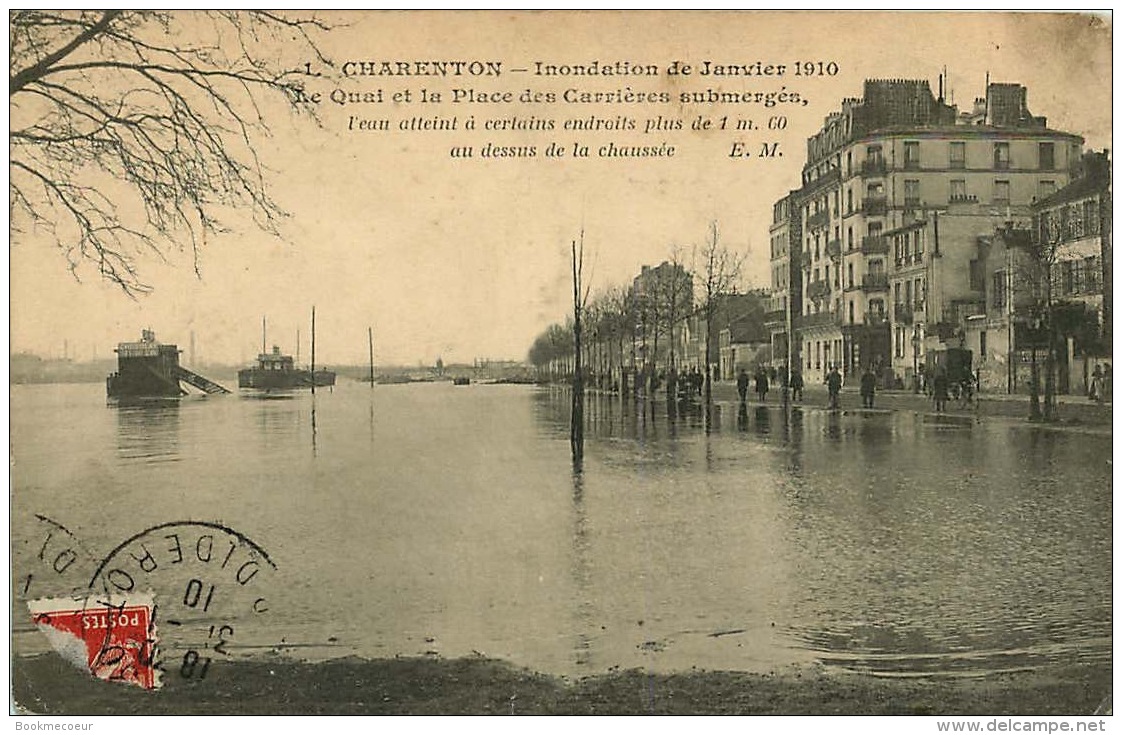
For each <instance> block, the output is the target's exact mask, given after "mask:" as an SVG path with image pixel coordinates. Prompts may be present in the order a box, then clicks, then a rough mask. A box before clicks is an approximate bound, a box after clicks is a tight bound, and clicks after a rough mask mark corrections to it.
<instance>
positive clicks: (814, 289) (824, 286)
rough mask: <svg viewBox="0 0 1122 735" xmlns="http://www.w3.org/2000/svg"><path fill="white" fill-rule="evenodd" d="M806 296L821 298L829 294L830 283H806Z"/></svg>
mask: <svg viewBox="0 0 1122 735" xmlns="http://www.w3.org/2000/svg"><path fill="white" fill-rule="evenodd" d="M806 295H807V298H811V299H822V298H825V297H827V296H829V295H830V283H829V282H828V281H811V282H810V283H808V284H806Z"/></svg>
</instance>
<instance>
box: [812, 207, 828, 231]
mask: <svg viewBox="0 0 1122 735" xmlns="http://www.w3.org/2000/svg"><path fill="white" fill-rule="evenodd" d="M828 224H830V210H828V209H823V210H822V211H820V212H815V213H814V214H812V215H810V216H809V217H807V218H806V226H807V228H808V229H811V230H813V229H817V228H819V227H825V226H826V225H828Z"/></svg>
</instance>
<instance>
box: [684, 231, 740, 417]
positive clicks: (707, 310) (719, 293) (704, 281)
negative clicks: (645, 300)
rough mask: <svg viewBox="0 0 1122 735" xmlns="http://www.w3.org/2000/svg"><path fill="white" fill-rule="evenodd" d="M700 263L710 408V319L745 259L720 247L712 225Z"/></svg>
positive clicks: (736, 279) (737, 280)
mask: <svg viewBox="0 0 1122 735" xmlns="http://www.w3.org/2000/svg"><path fill="white" fill-rule="evenodd" d="M699 261H700V262H699V264H698V266H697V267H696V268H695V271H696V272H697V274H698V277H699V278H700V279H701V294H700V300H701V303H700V305H699V311H700V313H701V316H702V317H703V318H704V320H705V404H706V406H709V405H711V404H712V402H713V371H712V369H711V360H710V355H712V353H713V318H714V317H715V316H716V313H717V309H718V307H719V305H720V302H721V299H722V298H723V297H724V296H726V295H728V294H730V293H735V292H736V289H737V287H738V286H739V284H740V270H741V266H742V265H743V263H744V256H742V255H738V254H736V253H733V252H731V251H730V250H729V249H728V248H726V247H724V246H723V245H721V244H720V241H719V237H718V233H717V223H716V222H714V223H713V224H712V226H711V228H710V237H709V240H708V241H707V242H706V243H705V246H704V247H703V248H702V250H701V253H700V256H699ZM707 415H708V413H707Z"/></svg>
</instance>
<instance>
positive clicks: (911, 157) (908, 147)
mask: <svg viewBox="0 0 1122 735" xmlns="http://www.w3.org/2000/svg"><path fill="white" fill-rule="evenodd" d="M904 168H908V169H916V168H919V143H917V142H915V141H905V142H904Z"/></svg>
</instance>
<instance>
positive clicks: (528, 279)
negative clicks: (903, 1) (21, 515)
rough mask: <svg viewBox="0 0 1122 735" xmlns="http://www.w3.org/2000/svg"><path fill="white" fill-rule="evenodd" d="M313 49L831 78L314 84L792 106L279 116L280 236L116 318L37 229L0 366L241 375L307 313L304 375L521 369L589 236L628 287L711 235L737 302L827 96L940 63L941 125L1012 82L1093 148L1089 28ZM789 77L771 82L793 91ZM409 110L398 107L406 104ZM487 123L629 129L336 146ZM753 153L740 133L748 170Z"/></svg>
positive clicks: (384, 39)
mask: <svg viewBox="0 0 1122 735" xmlns="http://www.w3.org/2000/svg"><path fill="white" fill-rule="evenodd" d="M337 20H341V21H343V22H344V23H345V24H346V25H345V26H342V25H341V26H340V27H337V28H335V29H334V30H332V31H331V32H330V33H329V34H328V35H327V36H326V37H325V39H324V41H323V44H322V45H323V49H324V52H325V54H326V55H327V56H329V57H331V58H332V59H334V60H335V61H336V62H337V63H342V62H343V61H346V60H398V59H403V60H413V59H419V60H430V59H448V60H457V59H465V60H466V59H481V60H501V61H502V62H503V64H504V67H505V68H510V67H531V66H532V65H533V62H535V61H544V62H546V63H558V64H561V63H569V64H575V63H588V62H590V61H592V60H600V61H601V62H610V61H615V60H626V61H629V62H633V63H644V64H646V63H651V64H657V65H659V66H660V67H663V68H665V66H666V65H667V64H669V63H670V62H671V61H674V60H684V61H686V62H687V63H694V64H696V63H698V62H700V61H701V60H704V59H710V60H713V61H717V62H719V63H750V62H754V61H757V60H762V61H771V62H777V63H791V62H793V61H796V60H805V61H819V60H821V61H835V62H836V63H837V64H838V66H839V69H840V71H839V73H838V74H837V75H836V76H834V77H832V78H828V79H816V80H802V79H799V78H795V77H792V76H790V75H788V76H786V77H784V78H782V79H771V80H766V79H763V80H761V79H733V80H728V79H723V80H718V79H714V78H701V77H693V78H691V79H688V80H683V79H669V78H667V77H659V78H657V79H650V78H624V77H616V78H613V79H604V78H600V79H589V78H583V79H582V78H569V79H560V80H557V79H554V80H547V79H543V78H540V77H533V76H531V75H529V74H513V73H510V72H507V73H504V75H503V76H502V77H500V78H499V79H497V80H496V79H478V80H472V79H469V78H467V77H462V78H459V79H456V80H439V79H431V78H430V79H413V80H403V79H386V78H381V79H379V78H376V77H371V78H367V79H362V80H358V81H354V80H352V81H349V82H343V81H338V80H336V79H333V78H326V79H322V80H317V81H315V82H314V83H312V84H311V85H310V87H311V88H315V89H319V90H322V91H323V92H325V93H326V92H330V91H331V89H333V88H335V87H336V86H339V87H342V88H344V89H348V90H376V89H378V88H382V89H383V90H385V91H386V92H390V91H393V90H398V89H402V88H406V87H409V88H412V89H414V90H417V89H419V88H421V87H425V88H429V89H433V88H436V89H440V88H444V89H449V88H451V87H475V88H479V89H485V90H490V91H494V90H503V89H511V90H514V91H515V92H516V93H517V92H520V91H521V90H523V89H526V88H533V89H535V90H548V89H554V90H563V89H566V88H569V87H578V88H583V89H592V90H611V89H619V88H623V87H626V86H628V85H629V84H630V85H631V86H632V88H633V89H635V90H640V91H658V90H665V91H671V92H672V93H677V91H679V89H695V90H704V89H706V88H708V87H714V88H721V89H726V90H744V89H761V90H769V89H774V90H778V89H780V88H781V87H783V86H786V87H787V89H788V90H789V91H797V92H798V93H799V94H801V95H803V96H804V97H806V98H808V99H809V100H810V102H809V104H808V105H806V106H805V107H787V108H784V107H782V106H780V107H776V108H773V109H771V110H767V109H764V108H762V107H759V106H753V105H746V106H742V107H740V108H727V107H722V108H710V109H705V108H699V107H693V106H690V107H684V108H683V107H680V106H678V105H676V104H675V105H662V106H642V105H619V106H613V107H604V106H595V105H588V106H587V109H584V107H585V106H581V107H580V108H579V109H578V108H576V107H575V106H568V107H563V106H561V105H553V106H550V105H543V106H541V107H535V108H532V109H531V108H528V107H526V106H519V105H514V106H500V105H478V106H475V107H474V108H470V109H469V108H466V107H462V106H452V105H448V104H442V105H440V106H432V107H421V106H419V105H418V104H416V103H414V104H412V105H397V106H395V105H393V104H392V103H386V104H383V105H380V106H378V105H366V106H354V107H353V108H352V107H347V108H342V107H338V106H336V105H332V104H330V103H325V104H324V105H322V109H321V110H320V117H321V121H322V127H316V125H315V124H314V123H313V122H312V121H311V120H309V119H290V118H289V117H288V116H287V115H284V114H283V113H282V112H281V111H280V110H279V108H278V109H277V110H276V113H275V114H276V119H275V120H274V123H273V133H274V136H273V138H271V139H265V140H262V141H260V142H259V145H258V151H259V153H260V155H261V157H262V159H263V160H264V161H265V162H266V163H267V164H268V165H269V166H271V167H272V169H273V170H274V172H273V174H272V176H271V180H270V181H271V185H272V187H273V194H274V196H275V197H276V198H277V200H278V201H279V203H280V204H281V205H282V206H284V207H285V208H286V209H287V210H288V211H289V212H290V213H291V215H292V216H291V217H290V218H289V219H288V220H287V221H286V222H285V223H284V224H283V226H282V230H283V234H284V239H283V240H280V239H276V238H273V237H271V236H269V235H266V234H263V233H261V232H258V231H256V230H254V229H252V228H251V227H249V226H246V224H245V223H241V222H238V221H237V218H234V222H235V223H236V224H238V225H239V226H238V228H237V230H236V231H234V232H231V233H229V234H224V235H222V236H219V237H214V238H212V239H211V240H210V241H209V242H208V243H207V244H206V248H205V250H204V251H203V253H202V255H201V259H200V262H199V267H200V271H201V274H202V277H201V278H197V277H196V276H195V273H194V270H193V267H192V262H191V258H190V257H189V255H185V254H173V255H172V256H170V257H169V261H168V263H166V264H163V263H160V262H158V261H144V262H142V263H141V274H142V276H143V277H144V278H145V279H146V280H147V281H148V282H149V283H151V284H152V285H153V286H154V287H155V291H154V292H153V293H152V294H151V295H148V296H144V297H141V298H139V299H138V300H137V301H132V300H130V299H128V298H127V297H126V296H124V295H123V294H122V293H121V292H120V291H119V290H118V289H115V288H114V287H112V286H108V285H105V284H102V283H99V282H98V280H97V277H96V275H95V274H93V273H89V272H84V273H83V276H84V277H83V282H81V283H77V282H75V280H74V279H73V278H72V277H71V276H70V275H69V273H68V272H67V270H66V267H65V263H64V261H63V259H62V257H61V255H59V254H58V253H57V252H55V251H53V250H52V249H51V245H50V243H49V242H48V241H46V240H44V239H41V238H39V237H37V236H35V234H34V233H29V234H24V235H18V236H16V237H14V239H13V240H12V243H11V260H10V266H11V299H12V303H11V307H12V308H11V349H12V351H13V352H19V351H25V350H27V351H33V352H37V353H39V354H42V355H47V356H60V355H61V353H62V350H63V344H64V342H66V343H68V345H69V349H70V353H71V357H77V358H78V359H88V358H90V357H91V356H93V355H94V354H96V355H97V356H98V357H109V356H111V355H112V352H111V350H112V348H113V347H114V346H115V344H116V343H117V342H118V341H123V340H131V339H135V338H136V337H138V336H139V333H140V329H141V328H142V327H152V328H154V329H155V330H156V331H157V335H158V337H159V338H160V339H161V341H165V342H178V343H179V345H180V346H181V347H183V348H186V346H187V344H188V342H189V339H190V334H191V332H192V331H193V332H194V333H195V339H196V343H197V349H198V351H199V354H200V356H201V357H202V358H205V359H207V360H209V361H226V362H245V361H248V360H251V359H252V358H253V356H254V355H255V354H256V352H257V351H258V349H259V346H260V342H261V335H260V325H261V317H262V316H263V315H265V316H267V317H268V320H269V325H270V335H269V337H270V339H269V341H270V342H271V343H272V342H275V343H277V344H279V345H280V346H281V347H282V348H283V349H284V350H285V351H287V352H294V351H295V341H296V331H297V329H300V330H301V336H302V339H303V342H304V346H303V347H302V348H301V350H300V352H301V357H302V359H303V360H306V359H307V339H308V324H309V314H310V310H311V307H312V305H313V304H314V305H315V306H316V309H317V361H318V362H321V363H325V364H328V365H330V364H341V363H362V362H364V361H365V360H366V351H367V345H366V330H367V327H368V326H372V327H373V328H374V332H375V340H376V345H375V350H376V353H377V361H378V362H381V363H410V364H412V363H416V362H417V361H423V362H425V363H432V362H433V361H435V360H436V358H437V357H438V356H443V359H444V360H445V362H453V361H470V360H472V359H473V358H475V357H492V358H515V359H521V358H523V357H524V356H525V354H526V351H527V349H528V347H529V345H530V343H531V341H532V340H533V338H534V336H535V335H536V334H537V333H538V332H539V331H541V330H542V329H544V328H545V327H546V326H548V324H549V323H551V322H554V321H560V320H563V319H564V317H565V315H566V312H567V310H568V308H569V302H568V300H569V298H570V293H571V292H570V288H571V287H570V285H569V282H568V248H569V242H570V241H571V240H572V239H573V238H575V237H577V236H578V235H579V232H580V230H581V228H582V227H583V228H584V232H585V247H586V251H587V252H588V259H589V265H588V266H587V271H588V274H589V275H590V277H591V282H592V286H593V288H594V289H596V288H603V287H607V286H611V285H614V284H620V283H626V282H628V281H629V280H630V279H631V277H632V276H633V275H634V274H635V273H636V272H637V271H638V270H639V268H640V266H642V265H643V264H644V263H646V264H652V265H654V264H657V263H659V262H660V261H662V260H664V259H665V258H667V257H668V255H669V254H670V251H671V248H672V247H674V246H681V247H682V248H684V249H685V251H686V252H687V253H688V251H689V248H690V247H691V246H695V245H698V244H700V243H702V242H703V241H704V239H705V237H706V235H707V230H708V227H709V223H710V222H711V221H713V220H716V221H718V222H719V225H720V231H721V237H722V242H723V243H724V244H726V245H727V246H729V247H730V248H731V249H735V250H737V251H740V252H742V253H744V254H746V256H747V259H748V262H747V279H746V281H747V282H746V284H745V285H748V286H763V285H766V284H767V278H768V275H767V274H768V226H769V224H770V219H771V205H772V203H773V202H774V201H775V200H776V199H777V198H779V197H780V196H782V195H783V194H785V193H786V192H787V191H788V190H789V189H792V188H796V187H797V186H798V183H799V172H800V168H801V164H802V161H803V158H804V156H805V139H806V137H807V136H808V135H811V134H813V133H814V132H816V131H817V130H818V128H819V127H820V126H821V124H822V121H823V118H824V117H825V115H827V114H828V113H829V112H831V111H832V110H836V109H839V108H840V103H841V99H842V98H843V97H857V96H860V95H861V92H862V83H863V80H864V79H866V78H874V77H876V78H885V77H888V78H892V77H901V78H921V79H927V80H929V81H930V83H931V87H932V89H933V90H935V89H937V78H938V74H939V72H940V71H941V69H942V67H943V66H944V65H946V66H947V68H948V72H949V76H948V89H949V90H952V91H953V93H954V96H955V101H956V102H957V103H958V105H959V107H960V109H963V108H966V107H969V105H970V103H971V101H972V100H973V98H974V97H976V96H981V95H982V94H983V92H984V82H985V76H986V73H987V71H988V72H989V75H990V78H991V80H992V81H995V82H1020V83H1023V84H1025V85H1027V87H1028V90H1029V96H1028V101H1029V107H1030V109H1031V110H1032V112H1033V113H1034V114H1036V115H1044V116H1047V117H1048V120H1049V126H1050V127H1052V128H1055V129H1061V130H1066V131H1070V132H1074V133H1077V134H1080V135H1083V136H1084V137H1085V138H1086V140H1087V145H1088V147H1093V148H1099V149H1101V148H1103V147H1107V146H1109V145H1110V133H1111V108H1110V92H1111V63H1110V62H1111V56H1110V51H1111V48H1110V32H1109V26H1103V25H1102V23H1100V22H1097V21H1091V20H1089V19H1088V18H1087V17H1086V16H1067V17H1064V18H1060V19H1057V18H1056V17H1055V16H1049V15H1043V14H1032V15H1020V16H1014V15H1009V14H971V15H963V14H943V15H929V14H922V15H920V14H910V13H900V14H861V15H855V14H797V13H787V14H756V13H748V12H744V13H727V14H713V13H697V14H688V13H687V14H674V15H665V14H641V13H635V14H621V13H602V14H585V15H580V14H554V13H549V12H540V13H528V14H511V13H494V14H483V13H463V12H461V13H458V14H455V13H450V14H438V13H424V14H406V13H366V14H351V15H346V16H343V17H341V18H338V19H337ZM789 74H790V72H789ZM414 94H415V95H416V94H417V92H416V91H414ZM472 113H474V114H475V116H476V118H477V119H478V120H479V121H482V120H485V119H488V118H502V117H508V118H509V117H514V116H519V117H525V116H527V115H529V114H534V115H536V116H538V117H542V118H553V119H555V120H557V121H558V125H560V121H562V120H564V119H566V118H568V117H573V116H584V117H587V116H588V115H592V114H595V115H598V116H600V117H614V116H615V115H618V114H622V115H627V116H630V117H633V118H636V120H637V122H638V125H639V127H640V130H638V131H635V132H617V133H601V134H597V135H589V136H585V137H586V138H587V139H588V140H589V142H591V143H592V144H593V146H592V147H593V157H592V158H590V159H589V160H586V161H574V160H569V159H568V158H566V159H565V160H561V161H552V160H545V159H544V158H542V155H541V154H542V151H541V147H543V145H544V144H545V143H547V142H549V141H551V140H557V141H558V142H563V143H566V144H567V146H570V147H571V144H572V141H573V140H574V135H573V134H571V133H566V132H564V131H556V132H555V133H554V134H543V133H537V134H526V135H525V136H522V137H520V136H516V135H511V134H495V135H494V136H493V140H494V141H495V142H496V143H503V144H507V145H511V144H536V145H538V146H539V151H538V157H537V158H535V159H533V160H529V161H519V160H482V159H479V158H476V159H474V160H470V161H457V160H452V159H450V158H449V156H448V149H449V146H450V145H454V144H463V145H468V144H474V145H475V146H476V150H477V151H478V148H479V146H481V145H482V144H483V143H484V142H486V141H488V140H491V139H492V137H489V136H488V135H487V134H486V133H483V132H481V131H478V130H477V131H476V132H475V133H474V134H471V133H466V132H462V131H459V132H457V133H454V134H448V133H445V134H442V133H425V132H419V133H409V134H406V133H399V132H393V133H386V132H366V131H364V132H348V131H346V130H345V128H346V125H347V120H348V117H349V115H352V114H354V115H357V116H360V117H369V118H377V117H383V118H391V119H394V120H398V119H401V118H402V117H409V116H412V115H427V116H429V117H431V116H433V115H440V116H441V117H444V118H449V117H452V116H457V117H458V118H459V123H458V124H459V125H461V126H462V124H463V121H464V119H465V118H466V116H467V115H468V114H472ZM658 114H661V115H663V116H664V117H668V118H681V119H683V120H684V121H685V124H686V125H687V126H688V125H689V124H690V121H691V120H693V119H695V118H696V117H697V115H699V114H700V115H706V116H712V117H717V118H719V117H720V116H722V115H725V114H727V115H729V116H730V119H732V118H734V117H736V116H739V117H751V118H752V119H753V120H754V121H756V123H757V125H761V124H764V123H766V120H767V118H768V117H769V116H770V115H780V114H783V115H786V117H787V120H788V125H787V129H786V130H785V131H784V132H783V133H782V134H778V135H776V136H774V138H772V139H774V140H777V141H779V142H780V144H781V146H782V149H783V150H784V152H785V155H784V157H783V158H781V159H777V160H774V161H760V160H752V159H749V160H747V161H744V160H733V159H730V158H729V157H728V156H727V153H728V150H729V147H730V143H731V142H732V141H733V140H736V139H737V137H736V136H735V135H733V134H732V133H730V132H725V133H705V134H693V135H690V134H682V133H651V134H644V133H643V131H642V127H643V125H644V122H645V120H646V119H647V118H648V117H653V116H656V115H658ZM765 139H768V136H766V135H765V134H762V133H758V134H752V135H751V137H748V136H744V137H743V140H745V141H746V142H749V143H751V144H752V145H751V146H750V148H751V149H752V150H755V149H756V148H757V147H758V143H759V142H761V141H763V140H765ZM609 141H612V142H615V143H617V144H626V145H658V144H659V143H662V142H669V143H672V144H675V145H677V147H678V150H677V154H676V155H675V156H674V157H673V158H668V159H653V160H644V161H641V162H637V163H635V162H628V161H620V160H599V159H597V158H596V156H595V148H596V147H598V145H600V144H603V143H607V142H609Z"/></svg>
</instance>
